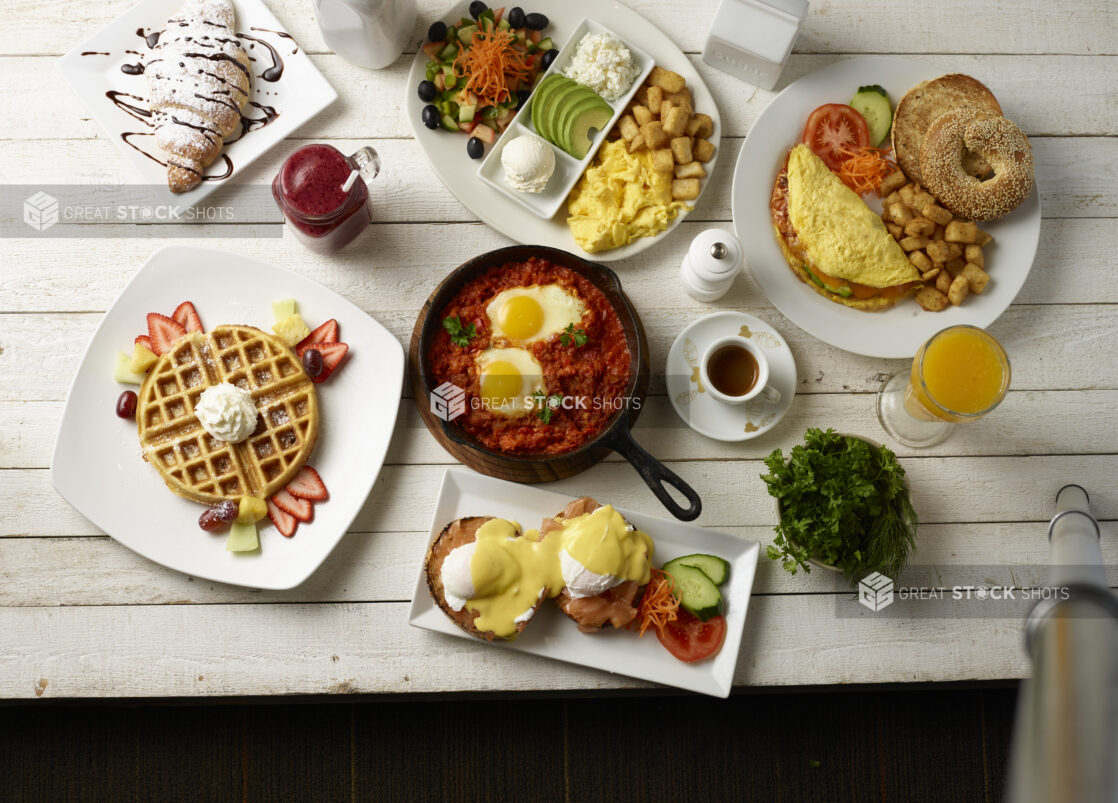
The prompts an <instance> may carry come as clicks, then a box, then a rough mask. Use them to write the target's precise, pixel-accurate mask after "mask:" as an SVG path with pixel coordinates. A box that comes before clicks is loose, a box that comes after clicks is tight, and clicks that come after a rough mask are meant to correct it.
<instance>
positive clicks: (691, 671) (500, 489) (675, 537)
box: [408, 469, 760, 697]
mask: <svg viewBox="0 0 1118 803" xmlns="http://www.w3.org/2000/svg"><path fill="white" fill-rule="evenodd" d="M571 499H572V497H569V496H564V495H563V494H557V493H554V492H552V491H545V490H544V489H542V488H539V487H537V486H533V485H518V484H516V483H512V482H505V481H504V480H497V479H493V478H492V477H486V476H483V475H481V474H474V473H473V472H468V471H464V470H461V469H448V470H447V472H446V474H445V475H444V477H443V485H442V489H441V490H440V491H439V500H438V502H437V503H436V504H435V518H434V520H433V521H432V523H431V537H430V538H429V539H428V541H427V547H430V545H431V544H432V543H433V542H434V540H435V538H436V537H437V536H438V534H439V533H440V532H442V530H443V527H445V526H446V525H447V524H449V523H450V522H452V521H453V520H454V519H457V518H460V517H462V516H500V517H501V518H507V519H512V520H513V521H518V522H520V523H521V524H522V525H523V526H524V527H525V529H530V528H536V527H539V526H540V522H541V521H542V520H543V518H544V517H545V516H553V515H555V514H556V513H558V512H559V511H561V510H562V509H563V508H564V507H566V506H567V504H568V503H569V502H570V501H571ZM601 501H608V500H601ZM618 511H619V512H620V513H621V514H622V515H623V516H624V517H625V518H626V519H628V520H629V521H630V522H632V523H633V524H634V525H636V527H637V528H638V529H641V530H644V531H645V532H646V533H648V534H649V535H650V536H652V540H653V542H654V543H655V544H656V554H655V556H654V559H653V562H654V563H655V564H656V565H659V566H662V565H663V564H664V563H665V562H667V561H669V560H671V559H672V558H677V557H680V556H681V555H690V554H691V553H694V552H705V553H709V554H711V555H719V556H721V557H723V558H725V559H726V560H728V561H729V562H730V577H729V579H728V580H727V581H726V583H725V584H724V585H723V586H722V598H723V608H724V615H725V617H726V642H725V643H724V644H723V645H722V650H721V651H720V652H719V653H718V654H717V655H716V656H714V658H712V659H708V660H705V661H698V662H696V663H693V664H685V663H683V662H682V661H679V660H677V659H675V658H673V657H672V655H671V653H669V652H668V651H667V650H666V649H664V647H662V646H661V645H660V642H659V641H658V640H657V639H656V635H655V634H654V633H646V634H645V636H644V638H637V635H636V633H632V632H630V631H627V630H620V631H618V630H612V629H611V630H603V631H602V632H600V633H594V634H587V633H580V632H579V630H578V626H577V625H575V623H574V622H572V621H571V620H570V619H568V618H567V617H566V616H564V615H563V613H562V612H561V611H560V610H559V608H558V607H557V606H556V605H555V604H554V603H549V602H545V603H544V604H543V605H542V606H541V607H540V610H539V612H538V613H537V614H536V615H535V617H533V619H532V622H531V624H530V625H529V626H528V627H526V628H525V629H524V633H523V634H522V635H521V636H519V637H518V638H517V639H516V640H515V641H500V640H497V641H494V642H493V646H495V647H498V648H502V649H508V650H515V651H518V652H526V653H530V654H532V655H542V656H544V657H545V658H554V659H556V660H559V661H567V662H568V663H572V664H580V665H582V666H589V667H594V668H596V669H604V670H606V671H607V672H617V673H619V674H622V675H628V676H629V677H634V678H640V679H642V680H650V681H653V682H655V683H663V684H665V685H668V686H678V687H679V688H681V689H689V690H691V691H697V692H701V693H702V694H711V695H714V696H716V697H727V696H729V694H730V687H731V686H732V685H733V681H734V668H735V667H736V666H737V663H738V651H739V649H740V648H741V635H742V631H743V630H744V629H745V616H746V611H747V609H748V608H749V594H750V591H751V590H752V588H753V575H754V572H755V571H756V569H757V556H758V554H759V551H760V546H759V545H758V544H757V542H756V541H750V540H748V539H745V538H738V537H736V536H732V535H727V534H726V533H720V532H717V531H715V530H708V529H706V528H704V527H699V526H696V525H694V524H684V523H683V522H679V521H669V520H667V519H660V518H656V517H655V516H649V515H647V514H645V513H638V512H636V511H633V510H624V509H622V508H618ZM408 621H409V622H410V623H411V624H412V625H414V626H415V627H422V628H425V629H427V630H434V631H436V632H439V633H446V634H448V635H451V636H459V637H461V638H464V639H469V640H470V641H473V642H478V641H479V639H477V638H475V637H474V636H471V635H469V634H468V633H466V632H465V631H464V630H462V629H461V628H459V627H458V625H456V624H454V622H452V621H451V620H450V618H449V617H447V615H446V614H445V613H443V611H442V609H440V608H439V607H438V606H437V605H436V604H435V602H434V600H432V599H431V592H430V591H429V590H428V588H427V579H426V577H425V575H424V572H423V569H422V561H421V568H420V571H419V578H418V579H417V580H416V583H415V594H414V595H413V596H412V601H411V613H410V615H409V618H408ZM481 643H482V644H487V642H481Z"/></svg>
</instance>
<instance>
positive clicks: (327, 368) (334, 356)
mask: <svg viewBox="0 0 1118 803" xmlns="http://www.w3.org/2000/svg"><path fill="white" fill-rule="evenodd" d="M309 349H317V350H318V353H319V354H321V355H322V373H320V374H319V375H318V376H316V377H315V378H314V381H315V382H316V383H322V382H325V381H326V380H327V379H329V378H330V374H332V373H334V370H335V369H336V368H337V367H338V366H339V365H341V364H342V360H343V359H345V355H346V352H348V351H349V346H348V345H346V344H345V343H308V344H307V347H306V348H305V349H303V351H307V350H309ZM299 356H300V357H302V356H303V354H302V352H299Z"/></svg>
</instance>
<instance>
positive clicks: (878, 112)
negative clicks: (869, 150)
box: [850, 84, 893, 147]
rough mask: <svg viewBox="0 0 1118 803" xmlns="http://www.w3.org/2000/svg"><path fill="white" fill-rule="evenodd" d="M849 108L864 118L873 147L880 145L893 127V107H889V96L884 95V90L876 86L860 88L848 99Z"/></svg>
mask: <svg viewBox="0 0 1118 803" xmlns="http://www.w3.org/2000/svg"><path fill="white" fill-rule="evenodd" d="M850 106H851V108H853V109H854V110H855V111H856V112H858V113H859V114H861V115H862V116H863V117H865V118H866V125H867V126H869V129H870V141H871V142H873V144H874V147H877V146H879V145H881V143H883V142H884V141H885V139H886V138H887V137H888V136H889V130H890V129H891V128H892V127H893V107H892V106H890V105H889V96H888V95H887V94H885V90H884V89H882V88H881V87H879V86H878V85H877V84H873V85H871V86H860V87H858V91H857V92H855V93H854V97H852V98H851V99H850Z"/></svg>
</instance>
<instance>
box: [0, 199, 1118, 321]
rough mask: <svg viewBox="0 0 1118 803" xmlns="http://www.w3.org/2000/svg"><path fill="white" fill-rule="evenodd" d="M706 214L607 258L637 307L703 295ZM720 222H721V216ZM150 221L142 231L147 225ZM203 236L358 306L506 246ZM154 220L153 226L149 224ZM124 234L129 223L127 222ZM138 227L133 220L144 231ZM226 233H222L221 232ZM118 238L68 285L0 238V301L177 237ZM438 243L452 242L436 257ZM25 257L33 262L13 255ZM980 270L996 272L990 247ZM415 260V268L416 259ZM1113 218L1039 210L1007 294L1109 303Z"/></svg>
mask: <svg viewBox="0 0 1118 803" xmlns="http://www.w3.org/2000/svg"><path fill="white" fill-rule="evenodd" d="M708 225H709V224H705V223H692V222H685V223H683V224H682V225H681V226H680V227H679V230H678V231H677V232H676V233H675V234H673V235H672V236H671V237H669V238H668V239H666V240H665V241H664V243H663V245H659V246H657V247H656V248H654V249H650V250H648V251H645V252H644V253H642V254H638V255H637V256H635V257H632V258H631V259H627V260H624V261H623V262H620V263H615V265H614V267H615V269H616V270H617V271H618V274H619V275H620V276H621V278H622V281H623V282H624V286H625V292H626V293H627V294H628V296H629V298H630V299H631V300H632V301H633V303H634V304H635V305H636V306H637V308H638V309H642V310H643V309H646V308H654V307H656V306H659V305H662V304H663V303H664V300H665V299H669V298H670V299H672V301H673V303H674V304H675V305H676V308H677V309H678V310H679V311H680V312H684V313H692V312H694V313H701V312H702V311H704V310H710V309H711V308H712V305H710V304H703V303H702V302H698V301H695V300H694V299H692V298H691V297H690V296H688V295H687V294H686V293H684V292H683V290H682V285H680V283H679V279H678V276H677V266H678V265H679V263H680V262H681V261H682V260H683V257H684V256H685V255H686V253H687V248H688V247H689V246H690V244H691V240H692V239H693V238H694V237H695V236H696V235H698V234H699V232H701V231H703V230H705V229H706V228H707V227H708ZM722 225H728V224H722ZM149 231H150V230H149ZM209 231H212V232H213V234H214V236H212V237H206V238H205V239H204V241H201V242H200V243H199V244H200V245H202V246H203V247H206V248H214V249H217V250H221V251H226V252H229V253H230V254H231V255H232V258H233V259H235V258H236V255H244V256H250V257H255V258H257V259H262V260H265V261H269V262H272V263H275V264H277V265H284V266H287V267H290V268H292V269H294V270H297V271H299V272H300V273H303V274H304V275H306V276H309V277H311V278H313V279H314V280H315V281H317V282H320V283H322V284H324V285H326V286H327V287H329V288H330V289H332V290H334V291H335V292H337V293H340V294H341V295H343V296H345V297H346V298H348V299H349V300H350V301H352V302H353V303H354V304H357V305H358V306H359V307H362V308H363V309H367V310H377V311H383V310H390V309H392V310H417V309H419V308H420V307H421V306H422V305H423V302H424V301H426V299H427V296H428V295H429V294H430V292H431V290H432V289H434V287H435V285H436V284H437V283H438V282H439V281H440V280H441V279H442V277H443V276H444V275H445V274H446V273H447V272H449V271H450V270H451V269H452V268H454V267H456V265H455V264H452V261H453V259H455V258H461V259H466V258H467V257H468V256H470V255H474V254H481V253H484V252H486V251H490V250H493V249H494V248H500V247H502V246H505V245H508V244H509V240H508V239H507V238H505V237H503V236H502V235H500V234H498V233H497V232H495V231H494V230H492V229H490V228H489V227H488V226H484V225H478V224H470V223H453V224H429V225H428V228H427V233H428V236H424V237H415V236H414V234H415V230H414V228H412V227H411V224H398V223H390V224H383V225H377V226H373V227H372V229H371V230H370V231H369V232H367V233H366V234H365V235H363V236H362V239H360V240H358V241H357V242H355V243H354V244H353V245H352V246H350V247H349V248H347V249H345V250H344V251H341V252H339V253H338V254H336V255H334V256H331V257H322V256H318V255H316V254H312V253H311V252H309V251H307V250H306V249H305V248H304V247H303V246H302V245H301V244H300V243H298V242H297V241H296V240H295V239H294V238H293V237H283V238H281V239H272V238H259V237H253V236H250V235H252V234H253V233H254V232H253V230H252V228H251V227H238V229H237V231H238V232H241V233H243V235H244V236H235V237H234V236H231V235H232V232H229V228H228V227H226V226H220V227H212V228H211V229H210V230H209ZM161 232H162V229H161V230H160V233H161ZM129 233H135V230H134V229H133V231H131V232H129ZM147 233H149V232H148V231H145V234H147ZM227 233H228V234H229V235H230V236H226V235H227ZM144 239H145V241H144V242H142V243H128V245H127V247H128V252H129V254H131V256H129V257H126V258H122V257H121V243H120V242H119V241H118V240H116V239H114V238H103V239H100V238H97V239H87V240H85V241H83V242H82V245H81V266H80V271H81V276H82V285H81V287H77V286H75V283H74V272H75V270H77V269H78V268H77V267H76V266H75V264H74V243H73V241H72V240H68V239H65V240H64V239H45V240H36V239H33V238H30V237H29V238H18V239H3V240H0V263H2V264H3V265H5V266H9V267H8V268H7V269H4V268H0V312H77V311H90V310H104V309H108V306H109V305H110V304H111V303H112V302H113V300H115V299H116V297H117V295H118V294H119V293H120V291H121V290H122V289H123V288H124V286H125V285H126V284H127V283H128V280H129V279H131V278H132V276H133V275H134V274H135V272H136V270H137V269H138V268H139V266H140V265H141V264H142V262H143V260H144V258H145V256H146V255H147V254H149V253H154V252H155V251H156V250H158V249H160V248H162V247H164V246H167V245H176V244H182V243H183V242H184V241H183V240H182V239H176V238H174V237H148V238H144ZM447 243H454V254H456V255H460V256H455V257H453V258H451V259H448V255H447ZM31 264H34V265H35V269H34V270H23V269H21V268H19V267H17V266H23V265H31ZM989 264H990V272H991V274H994V275H995V280H996V273H997V271H998V268H997V262H996V257H995V256H994V254H991V257H990V263H989ZM417 266H420V267H419V270H417ZM1115 275H1118V226H1115V225H1114V222H1113V221H1112V220H1109V219H1105V218H1078V219H1077V218H1063V219H1046V220H1045V221H1044V222H1043V224H1042V228H1041V236H1040V247H1039V250H1038V252H1037V257H1036V260H1035V262H1034V263H1033V268H1032V271H1031V272H1030V274H1029V279H1028V281H1027V282H1026V283H1025V286H1024V287H1023V288H1022V290H1021V292H1020V294H1019V295H1018V296H1017V299H1016V302H1017V303H1018V304H1113V303H1115V302H1118V282H1116V281H1114V276H1115ZM762 297H763V296H762V294H761V290H760V288H759V287H758V285H757V284H756V283H755V282H754V281H753V280H752V278H751V276H750V275H749V273H748V272H746V273H745V274H743V275H742V276H741V277H740V278H739V279H738V281H737V282H736V283H735V285H734V287H733V289H732V290H731V291H730V293H729V294H727V295H726V296H725V297H724V298H723V299H722V300H720V301H719V302H718V303H717V305H716V306H717V307H718V308H730V307H746V306H752V305H755V304H756V303H757V300H758V299H759V298H762Z"/></svg>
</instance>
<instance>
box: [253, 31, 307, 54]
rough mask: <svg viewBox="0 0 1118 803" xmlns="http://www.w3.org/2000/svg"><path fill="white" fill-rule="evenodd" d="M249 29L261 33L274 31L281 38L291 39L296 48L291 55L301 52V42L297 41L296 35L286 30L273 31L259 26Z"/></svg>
mask: <svg viewBox="0 0 1118 803" xmlns="http://www.w3.org/2000/svg"><path fill="white" fill-rule="evenodd" d="M249 30H250V31H257V32H259V33H274V34H275V35H276V36H278V37H279V38H280V39H290V40H291V44H292V45H294V46H295V49H294V50H292V51H291V55H292V56H294V55H295V54H296V53H298V52H299V43H298V42H296V41H295V37H294V36H292V35H291V34H289V33H287V32H286V31H271V30H268V29H267V28H257V27H255V26H253V27H251V28H249Z"/></svg>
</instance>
